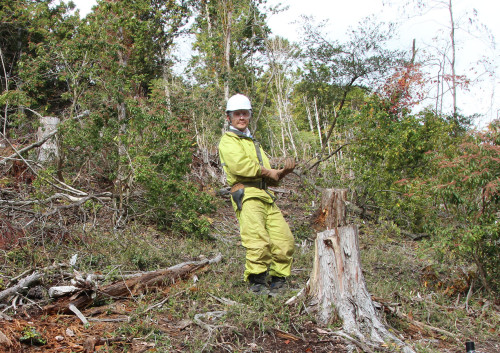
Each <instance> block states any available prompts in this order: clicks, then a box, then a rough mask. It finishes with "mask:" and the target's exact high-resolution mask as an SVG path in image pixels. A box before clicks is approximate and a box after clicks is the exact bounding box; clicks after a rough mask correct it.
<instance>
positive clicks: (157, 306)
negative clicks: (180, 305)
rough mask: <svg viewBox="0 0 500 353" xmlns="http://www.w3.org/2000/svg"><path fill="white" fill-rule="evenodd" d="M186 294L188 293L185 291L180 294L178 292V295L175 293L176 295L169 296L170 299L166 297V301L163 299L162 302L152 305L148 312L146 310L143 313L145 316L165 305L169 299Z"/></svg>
mask: <svg viewBox="0 0 500 353" xmlns="http://www.w3.org/2000/svg"><path fill="white" fill-rule="evenodd" d="M185 292H186V291H185V290H184V291H180V292H178V293H175V294H174V295H169V296H168V297H166V298H165V299H163V300H162V301H161V302H159V303H156V304H153V305H151V306H150V307H148V308H147V309H146V310H144V311H143V312H142V313H143V314H145V313H147V312H148V311H150V310H152V309H154V308H159V307H161V306H162V305H163V304H165V303H166V302H167V301H168V300H169V299H171V298H175V297H177V296H178V295H180V294H182V293H185Z"/></svg>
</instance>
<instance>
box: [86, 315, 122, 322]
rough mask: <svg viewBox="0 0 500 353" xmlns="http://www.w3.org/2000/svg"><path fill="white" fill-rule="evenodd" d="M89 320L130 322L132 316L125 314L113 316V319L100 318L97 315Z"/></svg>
mask: <svg viewBox="0 0 500 353" xmlns="http://www.w3.org/2000/svg"><path fill="white" fill-rule="evenodd" d="M88 321H90V322H130V317H129V316H125V317H118V318H113V319H111V318H110V319H106V318H104V319H100V318H96V317H91V318H89V319H88Z"/></svg>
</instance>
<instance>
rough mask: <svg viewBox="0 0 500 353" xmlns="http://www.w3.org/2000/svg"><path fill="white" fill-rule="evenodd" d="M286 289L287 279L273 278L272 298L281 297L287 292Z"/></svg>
mask: <svg viewBox="0 0 500 353" xmlns="http://www.w3.org/2000/svg"><path fill="white" fill-rule="evenodd" d="M285 288H286V278H285V277H278V276H272V277H271V284H270V285H269V295H270V296H271V297H275V296H277V295H279V294H280V293H281V292H283V291H284V290H285Z"/></svg>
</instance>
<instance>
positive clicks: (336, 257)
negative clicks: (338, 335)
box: [306, 189, 413, 352]
mask: <svg viewBox="0 0 500 353" xmlns="http://www.w3.org/2000/svg"><path fill="white" fill-rule="evenodd" d="M346 198H347V190H345V189H344V190H332V189H329V190H326V191H325V193H324V194H323V199H322V207H321V210H322V211H321V214H320V221H323V222H324V224H325V226H326V230H325V231H324V232H321V233H318V234H317V237H316V242H315V256H314V263H313V271H312V273H311V277H310V279H309V282H308V286H307V288H306V295H307V303H308V311H309V312H311V313H312V314H314V315H315V316H316V318H317V320H318V321H319V322H321V323H323V324H330V323H332V322H334V321H337V320H339V319H340V320H341V321H342V330H343V331H344V332H345V333H347V334H348V335H350V336H352V337H354V338H356V339H358V340H360V341H362V342H364V343H366V344H367V345H369V346H372V347H377V346H380V345H382V344H384V343H386V341H392V342H395V343H396V344H397V345H398V346H401V348H402V349H403V351H404V352H413V351H412V349H411V348H409V347H408V346H406V345H405V344H404V343H403V342H402V341H401V340H399V339H398V338H397V337H396V336H394V335H393V334H391V333H390V332H389V331H388V330H387V329H386V328H385V326H384V325H383V323H382V322H381V320H380V318H379V317H378V314H377V312H376V311H375V306H374V305H373V302H372V299H371V296H370V294H369V293H368V290H367V289H366V284H365V280H364V277H363V273H362V270H361V259H360V250H359V236H358V227H357V226H356V225H353V224H347V222H346ZM333 308H334V309H333Z"/></svg>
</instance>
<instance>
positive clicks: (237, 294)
mask: <svg viewBox="0 0 500 353" xmlns="http://www.w3.org/2000/svg"><path fill="white" fill-rule="evenodd" d="M279 191H280V192H278V195H279V201H278V205H279V206H280V208H281V209H282V211H283V214H284V215H285V218H286V219H287V221H288V222H289V224H290V226H291V228H292V231H293V233H294V236H295V238H296V244H297V248H296V253H295V262H294V268H293V272H292V276H291V279H290V281H289V288H288V289H287V290H286V291H285V292H284V293H283V294H282V295H281V296H278V297H264V296H256V295H254V294H252V293H249V291H248V288H247V285H246V284H245V283H244V282H243V281H242V273H243V268H244V249H243V248H242V246H241V242H240V239H239V236H238V225H237V220H236V218H235V216H234V212H233V210H232V208H231V204H230V202H229V199H228V198H227V197H222V196H219V197H218V201H217V206H218V207H217V211H216V212H215V213H214V214H212V215H210V216H209V217H210V221H211V224H212V228H213V234H214V239H211V240H209V239H205V240H200V239H193V238H190V237H179V236H174V235H171V234H168V233H165V232H162V231H158V230H156V229H155V228H153V227H146V226H144V225H141V224H136V223H134V224H130V226H129V227H127V229H125V230H121V231H120V232H116V231H113V230H112V228H111V227H109V220H108V221H106V220H104V219H103V220H101V221H100V222H98V223H95V222H94V224H93V225H92V227H93V228H92V229H90V230H89V228H87V229H86V230H85V231H84V232H82V231H81V230H77V229H75V232H74V234H72V235H65V236H64V237H62V236H61V237H57V236H54V238H53V239H50V240H48V239H46V240H45V242H43V243H40V242H39V243H38V244H32V245H30V246H29V247H28V246H27V245H24V246H21V245H19V246H17V247H15V248H11V249H8V250H6V251H3V252H2V253H1V255H0V257H1V260H2V269H1V270H0V271H1V272H0V275H1V277H0V285H1V284H2V282H3V283H4V285H5V284H6V283H7V281H8V279H9V278H12V277H14V276H18V275H20V274H22V273H23V272H24V271H25V270H27V268H26V267H25V266H27V265H28V264H30V266H31V267H32V270H33V269H34V268H33V267H38V268H43V267H47V266H48V265H50V264H53V263H55V262H64V261H65V262H68V261H69V259H70V258H71V257H72V256H73V255H74V254H78V260H77V261H76V264H75V266H74V267H75V268H76V269H78V272H79V273H81V274H82V275H84V274H87V273H96V274H99V275H102V276H104V278H105V280H104V281H103V282H102V283H100V284H99V285H100V286H101V285H105V284H110V283H114V282H117V281H119V280H120V276H121V275H123V274H127V273H131V272H138V271H147V270H154V269H159V268H167V267H169V266H174V265H176V264H179V263H183V262H186V261H197V260H202V259H207V258H213V257H214V256H216V255H217V254H221V255H222V260H221V261H220V262H216V263H212V264H209V265H207V266H204V267H203V268H202V269H200V270H198V271H197V272H196V273H193V274H192V275H191V276H189V278H187V279H184V280H177V281H167V282H166V283H163V284H162V285H159V286H156V287H155V288H150V289H149V290H146V291H142V292H140V293H135V292H134V290H133V289H131V290H130V295H128V296H123V297H120V298H109V299H106V300H103V301H101V302H94V303H93V305H91V306H89V307H86V308H81V312H82V314H83V315H84V316H85V318H87V319H88V321H89V323H88V324H83V323H82V321H81V320H80V319H79V318H78V317H77V316H75V315H74V314H63V313H52V314H49V313H48V312H46V311H45V310H44V308H45V307H46V305H48V304H49V299H47V296H46V290H47V289H48V288H49V287H50V286H54V285H63V284H68V279H69V277H68V274H67V273H63V271H59V270H53V271H51V272H50V276H49V275H47V277H46V279H44V280H42V282H41V283H40V284H39V285H38V286H37V287H36V289H38V291H39V292H40V293H41V294H40V293H39V294H38V296H37V295H36V294H34V293H31V295H30V294H28V295H26V296H20V297H17V299H16V300H17V301H16V302H13V301H10V302H9V303H8V305H6V306H4V307H3V308H0V352H50V353H52V352H94V351H95V352H205V351H206V352H311V353H312V352H318V353H319V352H338V353H342V352H352V351H358V352H359V351H361V350H360V349H359V348H358V347H357V346H354V345H351V344H350V343H349V342H346V341H345V340H344V339H342V338H341V337H339V336H337V335H336V334H335V331H337V330H339V328H340V327H341V323H338V322H337V323H335V322H334V323H332V324H330V325H320V324H318V323H317V322H316V321H315V319H314V317H312V316H310V315H309V314H308V313H307V312H306V311H305V305H304V302H301V301H298V302H297V303H295V304H293V305H285V302H286V300H287V299H289V298H290V297H292V296H293V295H295V294H296V293H297V292H298V291H299V290H300V289H301V288H303V287H304V285H305V283H306V281H307V279H308V278H309V275H310V271H311V265H312V258H313V256H314V254H313V253H314V246H313V242H314V235H315V234H316V231H317V229H315V227H316V226H317V225H315V217H314V212H315V211H316V207H317V206H315V205H318V204H319V201H320V195H318V194H317V193H316V192H315V191H314V189H313V188H310V189H308V188H307V187H305V186H304V185H303V184H302V183H300V182H299V178H298V177H297V176H295V175H292V176H291V177H290V178H289V181H287V182H286V183H284V185H282V186H281V187H280V190H279ZM314 200H316V201H315V202H314ZM354 222H355V223H357V224H358V226H359V228H360V249H361V255H362V262H363V263H362V266H363V274H364V276H365V279H366V282H367V287H368V290H369V291H370V292H371V294H372V296H373V299H374V300H375V301H376V302H378V303H382V304H383V306H382V308H385V309H386V310H383V309H382V310H380V312H379V314H380V316H381V318H382V320H383V322H385V324H386V325H387V326H388V327H389V328H390V330H391V331H392V332H394V333H395V334H396V335H397V336H398V337H399V338H401V339H402V340H403V341H405V342H407V343H408V344H409V345H411V346H412V347H413V348H414V350H415V351H417V352H449V353H451V352H462V351H463V352H465V348H464V347H465V341H467V340H472V341H475V344H476V350H477V351H478V352H483V353H495V352H500V337H499V331H498V330H499V322H500V320H499V318H500V313H499V310H498V308H499V305H500V303H499V300H498V298H488V297H487V296H484V295H483V292H482V291H481V290H480V289H476V288H474V287H472V288H471V285H472V283H474V281H473V278H472V277H470V276H469V277H468V275H467V274H468V272H467V271H468V270H469V269H468V268H466V267H464V266H463V265H460V266H459V265H457V264H452V265H449V264H446V263H445V262H444V261H443V262H437V261H435V260H433V258H432V257H431V256H430V253H429V250H428V249H429V248H428V247H427V246H426V245H425V243H423V242H418V241H413V240H410V239H407V238H405V237H404V236H403V235H401V233H400V232H399V230H398V228H397V227H396V226H395V225H393V224H391V223H390V222H378V223H373V222H368V221H361V220H354ZM35 246H36V249H35V248H34V247H35ZM33 265H36V266H33ZM2 289H4V288H2V286H0V291H1V290H2ZM388 308H392V309H394V310H395V311H391V310H389V309H388ZM2 312H3V314H2ZM396 313H399V314H398V315H397V314H396ZM2 333H3V335H4V336H3V337H2V335H1V334H2ZM375 351H387V352H389V351H396V350H391V348H390V347H380V349H379V350H375Z"/></svg>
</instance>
